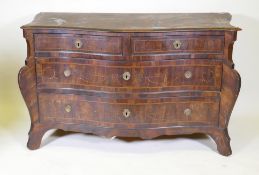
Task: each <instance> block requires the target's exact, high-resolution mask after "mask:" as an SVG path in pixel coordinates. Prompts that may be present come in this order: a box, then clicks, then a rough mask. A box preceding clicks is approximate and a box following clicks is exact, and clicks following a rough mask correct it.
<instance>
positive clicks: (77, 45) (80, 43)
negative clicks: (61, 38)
mask: <svg viewBox="0 0 259 175" xmlns="http://www.w3.org/2000/svg"><path fill="white" fill-rule="evenodd" d="M82 45H83V44H82V42H81V41H80V40H79V39H78V40H76V42H75V47H76V48H78V49H80V48H81V47H82Z"/></svg>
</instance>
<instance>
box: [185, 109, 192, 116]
mask: <svg viewBox="0 0 259 175" xmlns="http://www.w3.org/2000/svg"><path fill="white" fill-rule="evenodd" d="M183 113H184V115H185V116H187V117H188V116H190V115H191V114H192V110H191V109H190V108H186V109H185V110H184V111H183Z"/></svg>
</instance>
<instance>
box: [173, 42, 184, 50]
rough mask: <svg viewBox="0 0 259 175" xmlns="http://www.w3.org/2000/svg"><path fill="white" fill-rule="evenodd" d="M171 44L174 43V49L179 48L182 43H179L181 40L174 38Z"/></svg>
mask: <svg viewBox="0 0 259 175" xmlns="http://www.w3.org/2000/svg"><path fill="white" fill-rule="evenodd" d="M173 45H174V48H175V49H180V48H181V45H182V43H181V41H179V40H175V41H174V42H173Z"/></svg>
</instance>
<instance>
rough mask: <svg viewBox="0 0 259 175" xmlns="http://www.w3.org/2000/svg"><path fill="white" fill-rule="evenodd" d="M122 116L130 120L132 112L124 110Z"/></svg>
mask: <svg viewBox="0 0 259 175" xmlns="http://www.w3.org/2000/svg"><path fill="white" fill-rule="evenodd" d="M122 114H123V116H124V117H125V118H128V117H129V116H130V110H128V109H124V110H123V112H122Z"/></svg>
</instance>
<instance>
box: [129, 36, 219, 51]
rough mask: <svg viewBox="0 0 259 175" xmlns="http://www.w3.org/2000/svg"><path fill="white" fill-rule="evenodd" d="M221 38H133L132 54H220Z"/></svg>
mask: <svg viewBox="0 0 259 175" xmlns="http://www.w3.org/2000/svg"><path fill="white" fill-rule="evenodd" d="M223 48H224V37H223V36H188V35H186V36H167V37H133V38H132V52H133V54H155V53H158V54H161V53H175V52H176V53H177V52H185V53H186V52H187V53H190V52H191V53H196V52H197V53H201V52H208V53H222V52H223Z"/></svg>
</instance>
